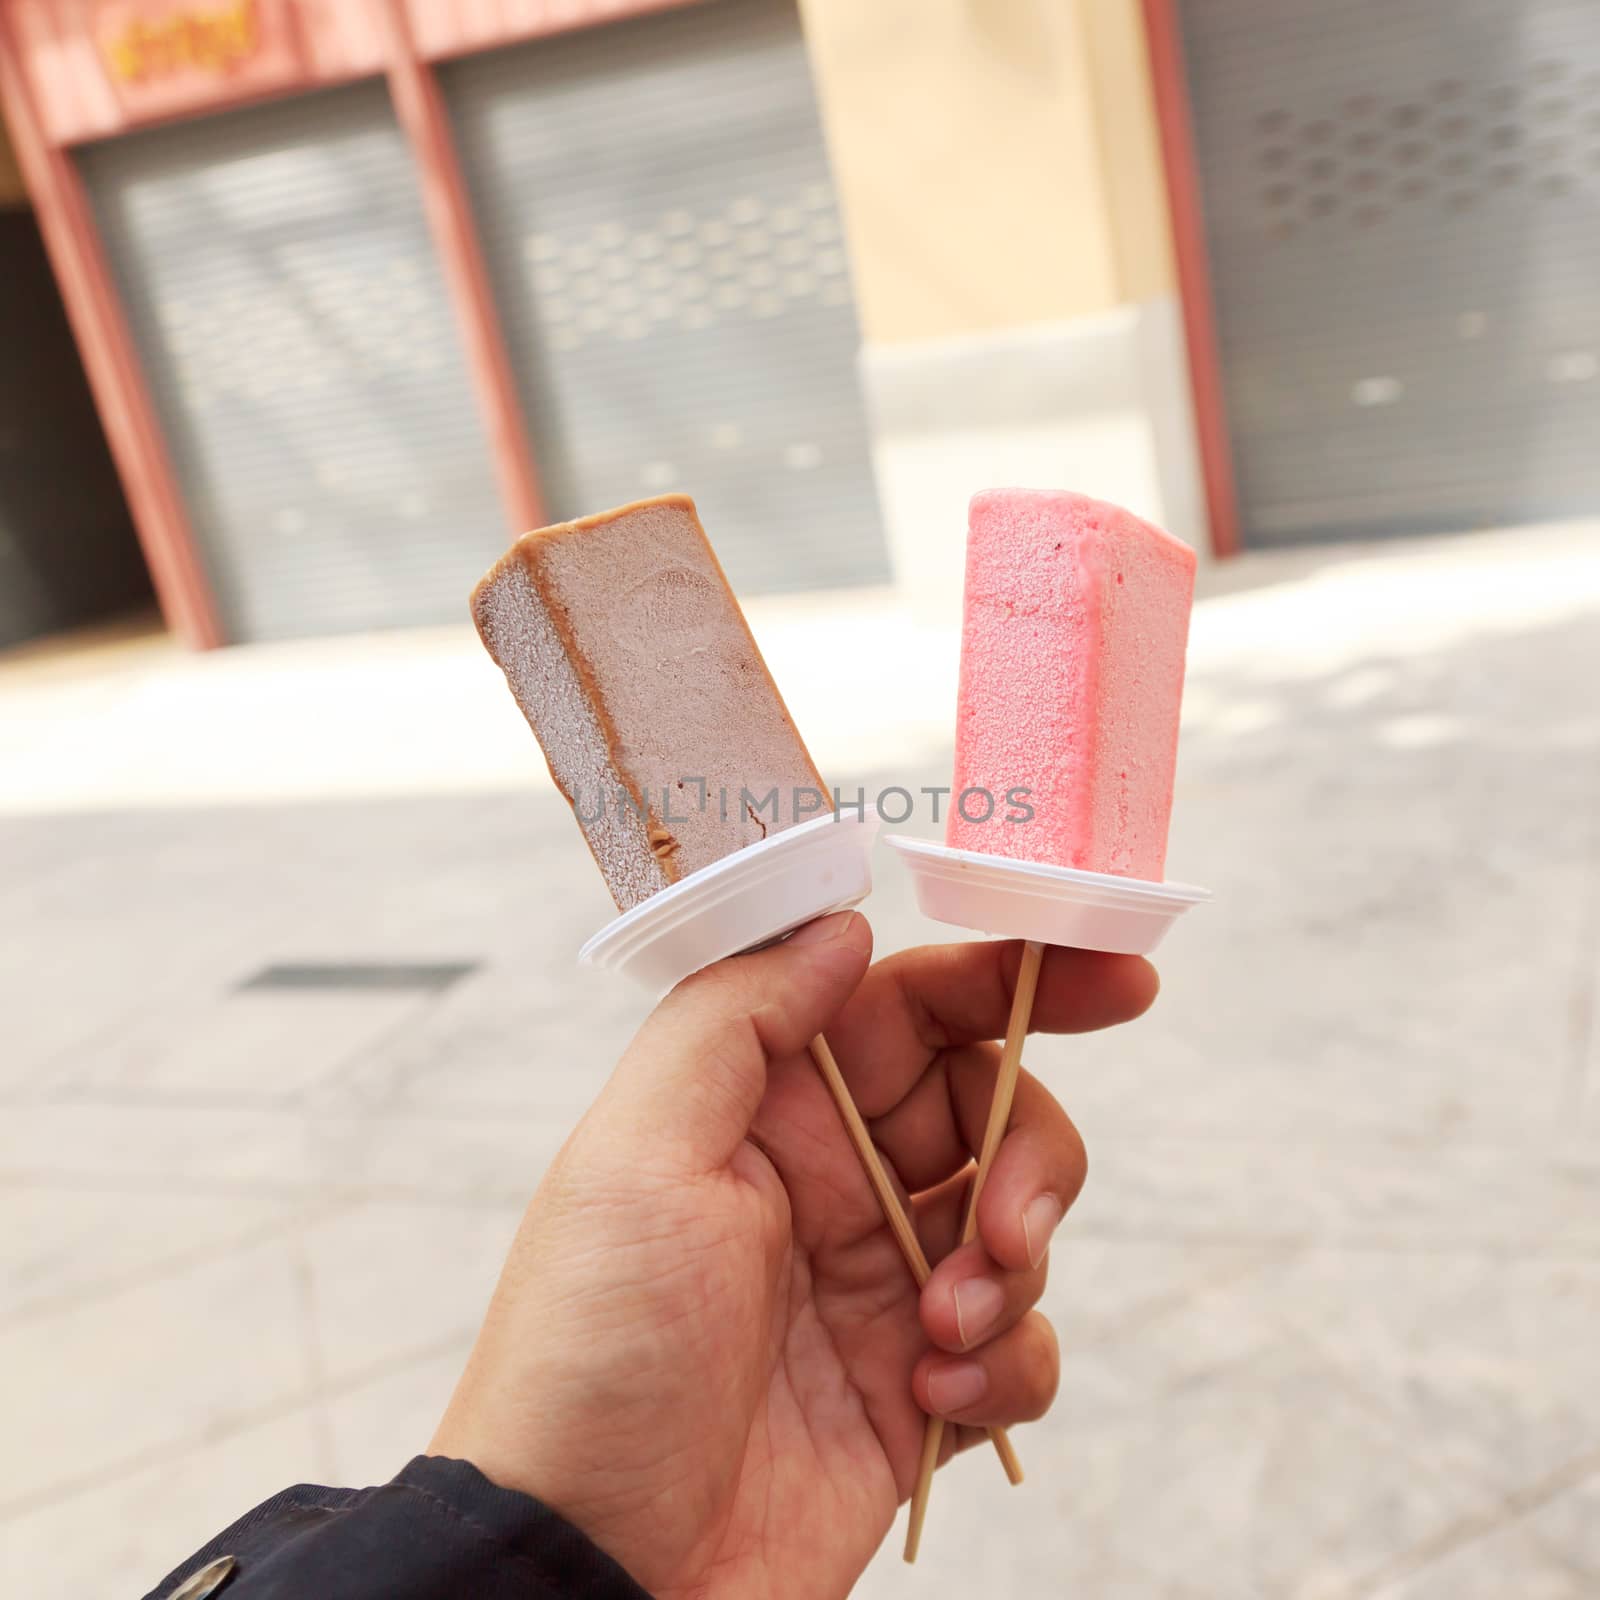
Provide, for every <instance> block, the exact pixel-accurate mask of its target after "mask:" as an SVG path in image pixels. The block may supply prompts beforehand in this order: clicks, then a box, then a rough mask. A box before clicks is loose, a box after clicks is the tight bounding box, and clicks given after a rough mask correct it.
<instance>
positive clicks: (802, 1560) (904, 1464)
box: [431, 913, 1156, 1600]
mask: <svg viewBox="0 0 1600 1600" xmlns="http://www.w3.org/2000/svg"><path fill="white" fill-rule="evenodd" d="M1020 954H1021V946H1020V945H1019V944H1017V943H1015V942H1005V943H987V944H982V943H976V944H975V943H968V944H955V945H944V946H929V947H926V948H923V949H919V950H910V951H906V952H904V953H902V954H900V955H897V956H892V957H890V958H888V959H887V960H885V961H882V962H879V963H878V964H877V965H876V966H875V967H873V968H872V969H871V970H870V971H868V970H867V969H868V962H869V960H870V956H871V933H870V930H869V929H868V927H867V924H866V921H865V920H864V919H863V918H862V917H860V916H857V915H855V914H853V913H851V914H846V915H840V916H834V917H828V918H825V919H823V920H821V921H819V922H814V923H811V924H809V925H808V926H807V927H805V928H803V929H801V931H800V932H799V933H797V934H795V935H794V936H793V937H792V938H791V939H789V940H787V941H785V942H784V943H783V944H781V945H777V946H775V947H773V948H771V949H768V950H763V951H759V952H756V953H755V954H752V955H746V956H739V957H736V958H734V959H732V960H729V961H724V962H721V963H719V964H718V965H717V966H715V967H712V968H709V969H707V970H706V971H704V972H701V973H699V974H697V975H696V976H694V977H693V978H690V979H688V980H686V981H685V982H684V983H682V984H680V985H679V986H678V988H677V989H675V990H674V991H673V992H672V993H671V994H670V995H669V996H668V997H667V998H666V999H665V1000H664V1001H663V1002H662V1003H661V1005H660V1006H659V1007H658V1008H657V1009H656V1010H655V1012H654V1013H652V1015H651V1016H650V1018H649V1019H648V1020H647V1021H646V1022H645V1024H644V1026H643V1027H642V1028H641V1029H640V1031H639V1033H638V1035H637V1037H636V1038H635V1039H634V1041H633V1043H632V1044H631V1045H630V1046H629V1047H628V1050H627V1051H626V1053H625V1054H624V1055H623V1057H622V1060H621V1061H620V1063H619V1064H618V1066H617V1068H616V1071H615V1073H614V1074H613V1076H612V1078H611V1080H610V1082H609V1083H608V1084H607V1085H606V1087H605V1089H604V1090H603V1092H602V1093H601V1095H600V1096H599V1098H598V1099H597V1100H596V1102H595V1104H594V1105H593V1107H592V1108H591V1109H590V1111H589V1112H588V1114H587V1115H586V1116H585V1117H584V1119H583V1121H582V1122H581V1123H580V1124H579V1125H578V1127H577V1129H576V1130H575V1131H574V1133H573V1135H572V1137H571V1138H570V1139H569V1140H568V1141H567V1143H566V1145H565V1146H564V1147H563V1149H562V1150H561V1152H560V1154H559V1155H558V1156H557V1157H556V1159H555V1161H554V1162H553V1163H552V1165H551V1167H550V1170H549V1172H548V1173H547V1174H546V1176H545V1179H544V1181H543V1183H542V1184H541V1185H540V1187H539V1191H538V1193H537V1194H536V1195H535V1196H534V1199H533V1202H532V1204H531V1205H530V1206H529V1208H528V1212H527V1215H526V1216H525V1218H524V1219H523V1222H522V1225H521V1228H520V1229H519V1231H518V1233H517V1237H516V1239H515V1241H514V1243H513V1244H512V1247H511V1252H510V1255H509V1257H508V1259H507V1262H506V1266H505V1270H504V1272H503V1273H502V1275H501V1279H500V1284H499V1286H498V1288H497V1289H496V1291H495V1295H494V1299H493V1301H492V1303H491V1305H490V1308H489V1312H488V1315H487V1317H486V1318H485V1321H484V1325H483V1329H482V1331H481V1332H480V1334H479V1336H478V1341H477V1345H476V1347H475V1348H474V1350H473V1353H472V1357H471V1360H470V1361H469V1363H468V1365H467V1369H466V1371H465V1373H464V1374H463V1376H462V1378H461V1381H460V1383H459V1385H458V1386H457V1389H456V1392H455V1395H454V1397H453V1398H452V1400H451V1402H450V1405H449V1408H448V1410H447V1412H446V1414H445V1417H444V1420H443V1422H442V1423H441V1424H440V1427H439V1431H438V1433H437V1434H436V1435H435V1437H434V1440H433V1444H432V1447H431V1448H432V1451H433V1453H434V1454H438V1455H449V1456H455V1457H459V1458H461V1459H464V1460H467V1461H471V1462H472V1463H473V1464H474V1465H476V1466H477V1467H478V1468H479V1469H480V1470H481V1471H482V1472H483V1473H484V1474H485V1475H486V1476H488V1477H489V1478H491V1479H492V1480H494V1481H495V1482H497V1483H499V1484H502V1485H504V1486H506V1487H508V1488H514V1489H520V1490H522V1491H524V1492H526V1493H528V1494H531V1495H534V1496H536V1497H538V1498H539V1499H541V1500H543V1501H544V1502H545V1503H546V1504H547V1505H550V1506H553V1507H554V1508H555V1509H556V1510H558V1511H560V1512H561V1513H562V1514H563V1515H564V1516H565V1517H566V1518H567V1519H568V1520H569V1521H571V1522H572V1523H574V1524H575V1525H576V1526H577V1527H579V1528H581V1529H582V1530H583V1531H584V1532H585V1533H586V1534H587V1535H588V1536H589V1537H590V1538H591V1539H593V1540H594V1541H595V1543H596V1544H598V1545H599V1546H600V1547H601V1548H602V1549H604V1550H606V1551H607V1552H608V1553H609V1554H610V1555H612V1556H613V1557H615V1559H616V1560H617V1561H619V1562H620V1563H621V1564H622V1565H623V1566H624V1567H626V1568H627V1570H628V1571H629V1572H630V1573H631V1574H632V1575H633V1577H634V1578H635V1579H636V1580H637V1581H638V1582H639V1583H640V1584H642V1585H643V1586H644V1587H645V1588H647V1589H648V1590H649V1591H650V1592H651V1593H652V1594H653V1595H656V1596H658V1597H660V1600H674V1597H677V1596H683V1595H689V1594H693V1595H695V1596H701V1595H707V1596H717V1595H722V1594H727V1595H735V1596H738V1597H739V1600H789V1597H794V1600H801V1597H804V1600H818V1597H827V1596H842V1595H844V1594H847V1593H848V1592H849V1590H850V1588H851V1586H852V1585H853V1584H854V1582H855V1580H856V1579H857V1577H858V1576H859V1575H860V1573H861V1571H862V1570H863V1568H864V1567H865V1566H866V1564H867V1562H868V1560H869V1559H870V1558H871V1556H872V1553H873V1551H874V1550H876V1548H877V1547H878V1545H879V1544H880V1543H881V1542H882V1540H883V1538H884V1535H885V1534H886V1533H887V1532H888V1530H889V1527H890V1525H891V1523H892V1522H893V1519H894V1513H895V1508H896V1506H897V1505H898V1504H899V1502H900V1501H901V1500H903V1499H905V1498H906V1497H907V1496H908V1495H909V1494H910V1492H911V1487H912V1484H913V1482H914V1481H915V1477H916V1470H917V1459H918V1453H919V1446H920V1443H921V1437H922V1424H923V1418H924V1413H925V1412H936V1413H937V1414H939V1415H941V1416H945V1417H947V1418H949V1419H951V1420H952V1421H954V1422H956V1423H958V1424H962V1425H963V1426H960V1427H958V1428H952V1429H947V1430H946V1453H947V1454H948V1453H949V1451H950V1450H951V1449H954V1448H957V1447H960V1446H964V1445H967V1444H970V1443H972V1442H974V1441H975V1440H978V1439H981V1438H982V1437H983V1435H982V1433H981V1432H980V1431H978V1430H979V1429H980V1428H981V1427H983V1426H987V1425H989V1424H994V1423H998V1424H1002V1425H1009V1424H1012V1423H1017V1422H1023V1421H1028V1420H1031V1419H1033V1418H1036V1417H1038V1416H1040V1415H1042V1414H1043V1413H1044V1411H1045V1410H1046V1409H1047V1407H1048V1406H1049V1404H1050V1402H1051V1400H1052V1399H1053V1398H1054V1394H1055V1388H1056V1381H1057V1372H1058V1360H1057V1351H1056V1342H1055V1336H1054V1334H1053V1332H1052V1331H1051V1328H1050V1325H1049V1323H1048V1322H1047V1321H1046V1320H1045V1319H1044V1317H1043V1316H1041V1315H1040V1314H1039V1313H1038V1312H1037V1311H1035V1310H1033V1309H1032V1308H1033V1306H1034V1304H1035V1302H1036V1301H1037V1300H1038V1298H1039V1295H1040V1293H1041V1292H1042V1290H1043V1287H1044V1281H1045V1271H1046V1259H1045V1257H1046V1251H1047V1248H1048V1244H1049V1237H1050V1234H1051V1232H1052V1231H1053V1229H1054V1227H1055V1225H1056V1223H1057V1222H1059V1220H1060V1217H1061V1215H1062V1214H1063V1212H1064V1211H1065V1210H1066V1208H1067V1207H1068V1206H1070V1205H1071V1204H1072V1201H1073V1199H1074V1198H1075V1197H1076V1195H1077V1193H1078V1190H1079V1189H1080V1187H1081V1186H1082V1183H1083V1179H1084V1173H1085V1158H1084V1151H1083V1145H1082V1142H1081V1140H1080V1139H1079V1137H1078V1134H1077V1131H1076V1130H1075V1129H1074V1128H1073V1126H1072V1123H1071V1122H1070V1121H1069V1120H1068V1118H1067V1116H1066V1113H1065V1112H1064V1111H1062V1109H1061V1108H1060V1107H1059V1106H1058V1105H1057V1104H1056V1102H1055V1101H1054V1099H1053V1098H1052V1097H1051V1096H1050V1094H1049V1093H1048V1091H1047V1090H1046V1089H1045V1088H1044V1087H1043V1086H1042V1085H1041V1084H1040V1083H1039V1082H1038V1081H1037V1080H1036V1079H1034V1078H1032V1077H1030V1076H1029V1075H1028V1074H1027V1073H1023V1074H1022V1077H1021V1080H1020V1082H1019V1083H1018V1086H1017V1095H1016V1101H1015V1106H1014V1109H1013V1112H1012V1118H1011V1125H1010V1129H1009V1131H1008V1133H1007V1135H1006V1138H1005V1140H1004V1142H1003V1143H1002V1144H1001V1146H1000V1149H999V1153H998V1154H997V1156H996V1158H995V1162H994V1165H993V1167H992V1169H991V1171H990V1174H989V1177H988V1180H987V1182H986V1184H985V1186H984V1190H983V1194H982V1195H981V1197H980V1201H979V1208H978V1237H977V1238H976V1239H975V1240H973V1241H972V1242H971V1243H970V1244H967V1245H964V1246H962V1247H961V1248H959V1249H954V1248H953V1247H954V1245H955V1243H956V1241H957V1239H958V1238H959V1236H960V1229H961V1222H962V1213H963V1211H964V1208H965V1197H966V1193H967V1190H968V1187H969V1186H970V1183H971V1177H972V1172H973V1167H972V1155H973V1152H975V1151H976V1150H977V1149H978V1148H979V1146H980V1144H981V1141H982V1135H983V1126H984V1121H985V1118H986V1116H987V1112H988V1106H989V1100H990V1096H991V1091H992V1088H993V1084H994V1079H995V1072H996V1068H997V1065H998V1061H999V1050H998V1047H997V1046H996V1045H995V1044H994V1043H993V1042H992V1041H993V1040H994V1038H995V1037H996V1036H997V1035H999V1034H1000V1033H1001V1032H1003V1030H1004V1028H1005V1023H1006V1017H1007V1013H1008V1011H1009V1009H1010V1002H1011V989H1012V985H1013V984H1014V982H1015V979H1016V972H1017V967H1018V963H1019V960H1020ZM1155 991H1156V980H1155V974H1154V971H1153V969H1152V968H1151V967H1150V966H1149V965H1148V964H1147V963H1146V962H1144V961H1142V960H1140V959H1138V958H1137V957H1132V956H1109V955H1098V954H1094V953H1092V952H1087V951H1078V950H1061V949H1052V950H1050V951H1048V952H1047V954H1046V957H1045V962H1044V968H1043V972H1042V974H1041V976H1040V981H1039V989H1038V995H1037V998H1036V1000H1035V1002H1034V1008H1033V1022H1034V1026H1035V1027H1037V1028H1040V1029H1044V1030H1048V1031H1054V1032H1080V1031H1086V1030H1088V1029H1093V1028H1102V1027H1107V1026H1110V1025H1111V1024H1113V1023H1117V1022H1122V1021H1126V1020H1128V1019H1130V1018H1132V1017H1135V1016H1137V1015H1138V1014H1139V1013H1140V1012H1142V1011H1143V1010H1144V1009H1145V1008H1146V1007H1147V1006H1148V1005H1149V1004H1150V1002H1151V1000H1152V999H1153V998H1154V995H1155ZM817 1033H825V1034H826V1035H827V1038H828V1040H829V1042H830V1043H831V1044H832V1046H833V1048H834V1052H835V1054H836V1055H837V1057H838V1060H839V1063H840V1067H841V1069H842V1070H843V1072H844V1075H845V1078H846V1079H847V1081H848V1082H849V1084H850V1086H851V1090H852V1093H853V1094H854V1096H855V1098H856V1100H857V1103H858V1105H859V1106H860V1109H861V1111H862V1113H863V1115H864V1116H865V1117H866V1118H867V1119H868V1122H869V1125H870V1127H871V1129H872V1133H873V1139H874V1142H875V1143H876V1144H877V1145H878V1147H879V1148H880V1149H881V1151H882V1152H883V1154H884V1156H885V1158H886V1159H887V1161H888V1163H889V1165H890V1167H891V1170H892V1171H893V1172H895V1173H896V1174H897V1175H898V1177H899V1179H900V1180H901V1182H902V1183H903V1185H904V1186H905V1188H906V1189H908V1190H909V1191H910V1192H911V1195H912V1196H913V1199H912V1202H911V1211H912V1215H913V1218H914V1220H915V1222H916V1225H917V1229H918V1232H919V1234H920V1235H921V1237H922V1241H923V1246H924V1248H925V1249H926V1251H927V1253H928V1256H929V1258H930V1260H934V1261H938V1262H939V1265H938V1266H937V1267H936V1269H935V1271H934V1273H933V1276H932V1278H931V1279H930V1280H929V1282H928V1284H927V1285H926V1287H925V1288H924V1289H923V1290H922V1292H921V1294H920V1295H919V1294H918V1291H917V1288H916V1285H915V1283H914V1282H913V1280H912V1278H911V1275H910V1272H909V1270H908V1269H907V1267H906V1265H905V1262H904V1260H903V1259H902V1257H901V1255H900V1253H899V1250H898V1248H897V1247H896V1245H895V1242H894V1239H893V1236H892V1235H891V1234H890V1232H889V1229H888V1227H887V1225H886V1224H885V1223H884V1221H883V1218H882V1215H881V1213H880V1212H879V1209H878V1206H877V1203H876V1201H875V1200H874V1198H873V1195H872V1191H871V1189H870V1188H869V1186H868V1183H867V1180H866V1178H865V1176H864V1175H863V1173H862V1171H861V1169H860V1167H859V1165H858V1163H857V1160H856V1156H855V1153H854V1151H853V1150H852V1149H851V1147H850V1144H849V1141H848V1139H847V1137H846V1135H845V1132H844V1129H843V1127H842V1126H841V1124H840V1122H839V1117H838V1112H837V1111H836V1109H835V1108H834V1105H833V1102H832V1100H831V1099H830V1098H829V1096H828V1093H827V1090H826V1089H825V1088H824V1086H823V1084H822V1082H821V1079H820V1078H819V1076H818V1074H817V1072H816V1070H815V1068H814V1066H813V1065H812V1062H811V1060H810V1058H809V1056H808V1055H807V1046H808V1044H809V1042H810V1040H811V1039H812V1038H813V1037H814V1036H815V1035H816V1034H817ZM941 1258H943V1259H941ZM930 1346H931V1348H930Z"/></svg>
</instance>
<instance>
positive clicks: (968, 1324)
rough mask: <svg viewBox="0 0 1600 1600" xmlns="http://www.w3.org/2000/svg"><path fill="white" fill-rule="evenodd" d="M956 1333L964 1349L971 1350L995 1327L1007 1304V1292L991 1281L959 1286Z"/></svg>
mask: <svg viewBox="0 0 1600 1600" xmlns="http://www.w3.org/2000/svg"><path fill="white" fill-rule="evenodd" d="M954 1292H955V1302H956V1332H957V1333H959V1334H960V1335H961V1348H962V1349H963V1350H968V1349H971V1347H972V1346H973V1345H974V1344H976V1343H977V1341H978V1340H979V1339H981V1338H982V1337H983V1336H984V1334H986V1333H987V1332H988V1331H989V1330H990V1328H992V1327H993V1326H994V1324H995V1319H996V1318H997V1317H998V1316H999V1315H1000V1310H1001V1308H1002V1307H1003V1306H1004V1305H1005V1303H1006V1297H1005V1293H1004V1291H1003V1290H1002V1289H1001V1287H1000V1285H999V1284H998V1283H995V1282H994V1281H993V1280H992V1279H989V1278H968V1279H966V1280H965V1281H964V1282H962V1283H958V1284H957V1285H956V1286H955V1291H954Z"/></svg>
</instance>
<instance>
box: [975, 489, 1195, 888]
mask: <svg viewBox="0 0 1600 1600" xmlns="http://www.w3.org/2000/svg"><path fill="white" fill-rule="evenodd" d="M1194 575H1195V554H1194V551H1193V550H1191V549H1190V548H1189V546H1188V545H1186V544H1184V543H1182V541H1180V540H1178V539H1174V538H1173V537H1172V536H1171V535H1170V534H1167V533H1163V532H1162V531H1161V529H1159V528H1156V527H1152V526H1151V525H1150V524H1149V523H1148V522H1142V521H1141V520H1140V519H1139V518H1138V517H1136V516H1134V515H1132V513H1131V512H1127V511H1123V510H1121V509H1119V508H1118V507H1116V506H1112V505H1107V504H1105V503H1104V502H1103V501H1099V500H1091V499H1089V498H1088V497H1087V496H1086V495H1081V494H1070V493H1066V492H1063V491H1051V490H1032V489H990V490H987V491H985V492H984V493H982V494H979V495H976V496H975V497H974V498H973V501H972V504H971V507H970V508H969V512H968V524H967V577H966V610H965V616H964V619H963V626H962V639H961V687H960V694H959V699H958V702H957V710H956V756H955V783H954V787H955V793H954V795H953V796H952V800H953V802H957V803H953V804H952V807H951V811H950V815H949V821H948V824H947V827H946V832H945V840H946V843H947V844H948V845H950V846H951V847H953V848H955V849H959V850H973V851H978V852H980V853H982V854H985V855H995V856H1010V857H1014V858H1017V859H1021V860H1027V861H1041V862H1050V863H1054V864H1055V865H1057V866H1064V867H1077V868H1081V869H1084V870H1086V871H1090V872H1109V873H1118V874H1121V875H1123V876H1127V877H1134V878H1143V879H1150V880H1159V879H1160V878H1161V876H1162V869H1163V865H1164V863H1165V859H1166V852H1167V822H1168V818H1169V816H1170V814H1171V811H1172V780H1173V770H1174V767H1175V764H1176V760H1177V751H1178V710H1179V704H1180V702H1181V700H1182V697H1183V659H1184V648H1185V645H1186V643H1187V641H1188V635H1189V610H1190V606H1191V604H1192V603H1193V599H1194ZM1023 791H1025V793H1023ZM1030 808H1031V811H1032V816H1031V817H1029V818H1027V820H1008V818H1022V817H1024V816H1025V814H1026V812H1027V811H1028V810H1029V809H1030ZM974 819H982V820H974Z"/></svg>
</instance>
